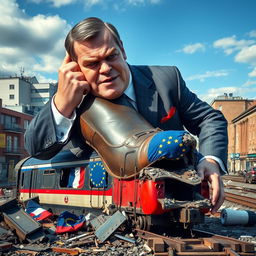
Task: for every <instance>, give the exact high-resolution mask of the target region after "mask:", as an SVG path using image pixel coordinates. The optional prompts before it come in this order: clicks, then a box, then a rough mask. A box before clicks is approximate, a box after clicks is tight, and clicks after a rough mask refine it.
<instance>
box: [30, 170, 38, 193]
mask: <svg viewBox="0 0 256 256" xmlns="http://www.w3.org/2000/svg"><path fill="white" fill-rule="evenodd" d="M38 171H39V170H38V169H37V168H34V169H32V170H31V171H30V178H29V198H31V197H34V196H37V194H36V193H35V191H36V189H37V181H38Z"/></svg>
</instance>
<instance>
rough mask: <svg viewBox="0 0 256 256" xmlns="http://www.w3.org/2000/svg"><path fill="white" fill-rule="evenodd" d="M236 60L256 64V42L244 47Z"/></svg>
mask: <svg viewBox="0 0 256 256" xmlns="http://www.w3.org/2000/svg"><path fill="white" fill-rule="evenodd" d="M235 61H236V62H242V63H248V64H251V65H253V66H256V44H255V45H252V46H250V47H245V48H243V49H242V50H241V51H240V52H239V53H238V54H237V55H236V56H235Z"/></svg>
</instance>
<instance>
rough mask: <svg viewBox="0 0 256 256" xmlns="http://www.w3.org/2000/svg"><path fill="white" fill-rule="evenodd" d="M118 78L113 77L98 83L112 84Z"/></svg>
mask: <svg viewBox="0 0 256 256" xmlns="http://www.w3.org/2000/svg"><path fill="white" fill-rule="evenodd" d="M117 77H118V76H115V77H109V78H107V79H104V80H103V81H101V82H100V84H103V83H111V82H113V81H114V80H116V79H117Z"/></svg>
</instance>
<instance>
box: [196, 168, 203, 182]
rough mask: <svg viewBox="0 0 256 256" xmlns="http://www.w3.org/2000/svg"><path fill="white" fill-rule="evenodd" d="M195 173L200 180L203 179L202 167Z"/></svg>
mask: <svg viewBox="0 0 256 256" xmlns="http://www.w3.org/2000/svg"><path fill="white" fill-rule="evenodd" d="M197 174H198V176H199V177H200V179H201V180H204V169H198V170H197Z"/></svg>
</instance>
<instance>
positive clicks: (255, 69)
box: [248, 68, 256, 77]
mask: <svg viewBox="0 0 256 256" xmlns="http://www.w3.org/2000/svg"><path fill="white" fill-rule="evenodd" d="M248 76H249V77H254V76H255V77H256V68H254V69H253V71H252V72H250V73H249V74H248Z"/></svg>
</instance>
